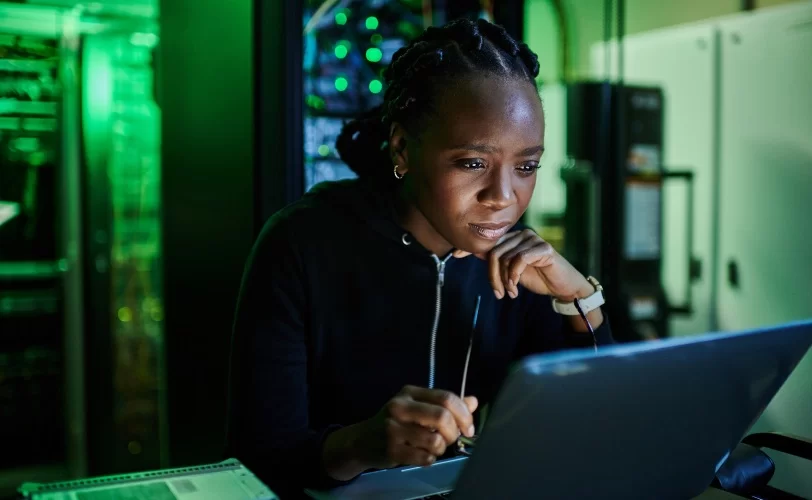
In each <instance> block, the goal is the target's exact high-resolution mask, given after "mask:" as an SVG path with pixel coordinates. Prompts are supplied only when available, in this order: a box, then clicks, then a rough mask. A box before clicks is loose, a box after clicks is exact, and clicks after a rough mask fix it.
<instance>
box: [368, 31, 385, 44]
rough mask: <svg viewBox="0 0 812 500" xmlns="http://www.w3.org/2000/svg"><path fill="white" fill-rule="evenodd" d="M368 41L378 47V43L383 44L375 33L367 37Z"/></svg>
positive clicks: (379, 36) (381, 39) (380, 37)
mask: <svg viewBox="0 0 812 500" xmlns="http://www.w3.org/2000/svg"><path fill="white" fill-rule="evenodd" d="M369 41H370V42H372V43H373V44H375V45H380V43H381V42H383V37H382V36H381V35H379V34H378V33H375V34H374V35H372V36H371V37H369Z"/></svg>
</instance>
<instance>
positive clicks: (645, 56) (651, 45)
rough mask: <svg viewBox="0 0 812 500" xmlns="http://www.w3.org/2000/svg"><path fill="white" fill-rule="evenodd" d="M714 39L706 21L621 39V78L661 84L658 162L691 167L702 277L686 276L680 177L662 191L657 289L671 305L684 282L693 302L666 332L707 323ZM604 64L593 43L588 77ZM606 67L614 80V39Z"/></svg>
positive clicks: (600, 73) (696, 329)
mask: <svg viewBox="0 0 812 500" xmlns="http://www.w3.org/2000/svg"><path fill="white" fill-rule="evenodd" d="M715 44H716V35H715V27H714V26H713V25H712V24H710V23H707V24H701V25H690V26H680V27H675V28H669V29H664V30H658V31H653V32H650V33H643V34H639V35H632V36H629V37H627V38H626V39H625V41H624V80H625V82H626V84H627V85H646V86H648V85H651V86H657V87H660V88H662V90H663V96H664V98H665V116H664V123H663V126H664V134H663V150H664V151H663V152H664V156H663V165H664V166H665V167H666V168H668V169H672V170H673V169H679V170H690V171H692V172H693V173H694V183H695V186H694V189H695V191H694V206H693V210H694V219H695V220H694V225H693V238H694V242H693V247H694V248H693V251H692V253H693V256H694V257H696V258H697V259H698V260H699V261H700V262H701V266H702V276H701V277H700V278H699V279H697V280H695V281H694V282H693V283H691V282H689V279H688V254H687V248H686V246H685V240H686V234H687V231H688V230H689V228H690V226H689V224H690V222H689V221H688V220H687V214H688V207H687V205H686V204H687V203H688V197H687V194H688V191H687V186H686V185H685V183H684V181H681V180H673V181H668V182H667V184H666V186H665V188H664V191H663V224H662V227H663V242H662V248H663V265H662V272H661V276H662V281H663V287H664V288H665V292H666V296H667V297H668V299H669V302H671V303H672V304H673V305H682V303H683V302H684V301H685V298H686V296H687V293H688V289H689V287H691V292H692V294H693V308H694V309H693V313H692V314H691V315H690V316H677V315H674V316H672V317H671V320H670V322H669V329H670V331H671V334H672V335H688V334H693V333H705V332H707V331H708V330H710V329H711V328H712V322H711V318H712V314H713V312H714V311H713V307H712V304H713V299H712V294H711V288H712V287H711V283H712V280H713V274H712V271H711V270H710V266H711V260H712V256H713V246H712V241H713V238H712V235H713V233H714V232H715V230H716V228H715V220H714V218H713V217H712V216H711V214H712V213H713V210H712V205H713V203H712V200H713V189H712V186H713V185H714V178H715V173H714V157H713V148H714V111H715V108H716V101H715V95H714V65H715V63H716V56H715V54H716V50H715V47H716V45H715ZM605 68H606V59H605V52H604V48H603V43H599V44H596V45H595V46H593V48H592V53H591V71H592V76H593V77H595V78H599V79H602V78H604V76H605V73H606V69H605ZM609 68H610V75H611V78H612V79H615V77H616V73H617V71H616V69H617V45H616V44H615V43H612V44H610V57H609Z"/></svg>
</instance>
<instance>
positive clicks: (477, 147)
mask: <svg viewBox="0 0 812 500" xmlns="http://www.w3.org/2000/svg"><path fill="white" fill-rule="evenodd" d="M451 149H452V150H460V151H476V152H477V153H485V154H489V153H496V152H498V151H499V148H496V147H493V146H489V145H487V144H459V145H457V146H453V147H452V148H451ZM543 152H544V146H542V145H538V146H531V147H529V148H524V149H522V150H521V151H519V156H532V155H535V154H538V153H543Z"/></svg>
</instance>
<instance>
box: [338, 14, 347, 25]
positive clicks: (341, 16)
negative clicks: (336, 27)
mask: <svg viewBox="0 0 812 500" xmlns="http://www.w3.org/2000/svg"><path fill="white" fill-rule="evenodd" d="M336 24H340V25H342V26H343V25H345V24H347V14H345V13H343V12H339V13H338V14H336Z"/></svg>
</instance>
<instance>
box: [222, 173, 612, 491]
mask: <svg viewBox="0 0 812 500" xmlns="http://www.w3.org/2000/svg"><path fill="white" fill-rule="evenodd" d="M395 196H396V193H395V192H394V188H391V187H389V186H388V185H386V184H383V183H375V182H372V181H369V180H352V181H341V182H333V183H325V184H322V185H320V186H317V187H316V188H314V189H313V190H311V192H310V193H309V194H307V195H305V196H304V197H303V198H302V199H301V200H300V201H298V202H296V203H294V204H292V205H291V206H289V207H287V208H285V209H283V210H282V211H280V212H278V213H277V214H275V215H274V216H273V217H272V218H271V219H270V220H269V221H268V222H267V224H266V226H265V228H264V229H263V231H262V233H261V235H260V236H259V238H258V240H257V243H256V245H255V247H254V249H253V251H252V253H251V256H250V258H249V260H248V264H247V268H246V271H245V276H244V279H243V284H242V290H241V293H240V298H239V303H238V306H237V314H236V320H235V325H234V332H233V338H232V352H231V373H230V395H229V418H228V420H229V428H228V453H229V455H230V456H235V457H237V458H239V459H240V460H242V461H243V462H244V463H245V464H246V465H247V466H248V467H249V468H250V469H252V470H253V471H254V472H255V473H257V475H258V476H259V477H260V478H262V479H264V480H265V481H266V482H267V483H268V485H269V486H270V487H271V489H274V490H275V491H277V492H278V493H280V494H285V493H290V492H297V491H298V492H301V489H302V488H303V487H304V486H311V487H312V486H315V487H325V486H330V485H331V484H335V483H334V482H333V481H330V480H329V478H328V477H327V475H326V473H325V471H324V467H323V465H322V461H321V450H322V445H323V443H324V440H325V438H326V436H327V435H328V434H329V433H330V432H332V431H334V430H336V429H338V428H340V427H341V426H345V425H350V424H353V423H357V422H360V421H363V420H365V419H368V418H370V417H371V416H373V415H374V414H375V413H376V412H378V411H379V410H380V408H381V407H382V406H383V405H384V404H385V403H386V402H387V401H388V400H389V399H391V398H392V397H393V396H395V395H396V394H397V392H398V391H399V390H400V389H401V388H402V387H403V386H404V385H407V384H409V385H416V386H421V387H431V386H433V387H434V388H438V389H447V390H449V391H453V392H454V393H456V394H459V392H460V388H461V383H462V376H463V371H464V365H465V358H466V354H467V352H468V346H469V342H470V339H471V338H472V335H473V347H472V352H471V358H470V363H469V368H468V378H467V382H466V392H465V393H466V394H467V395H474V396H477V397H478V399H479V401H480V407H481V406H482V405H484V404H486V403H488V402H489V401H491V400H492V398H493V397H494V396H495V394H496V391H497V390H498V388H499V385H500V383H501V382H502V381H503V379H504V377H505V376H506V374H507V372H508V369H509V367H510V365H511V364H512V363H513V362H515V361H517V360H519V359H520V358H522V357H524V356H527V355H530V354H534V353H539V352H546V351H553V350H558V349H564V348H570V347H580V346H586V345H591V344H592V338H591V337H590V336H588V334H586V335H584V334H579V333H575V332H573V331H570V330H569V328H568V327H567V325H568V324H569V322H568V321H566V320H565V319H564V318H563V317H562V316H560V315H559V314H557V313H555V312H554V311H553V309H552V304H551V301H550V298H549V297H546V296H541V295H536V294H534V293H532V292H529V291H527V290H526V289H523V288H522V287H519V295H518V297H517V298H516V299H511V298H509V297H507V296H506V297H505V298H504V299H502V300H497V299H496V297H495V296H494V293H493V290H492V288H491V285H490V284H489V280H488V268H487V263H486V262H484V261H482V260H480V259H478V258H476V257H474V256H469V257H466V258H463V259H455V258H453V257H451V256H450V255H448V256H442V257H438V256H436V255H433V254H432V253H431V252H429V251H428V250H426V249H425V248H424V247H422V246H421V245H420V243H418V242H417V241H416V240H415V239H414V238H412V237H411V236H410V235H409V234H408V233H407V232H406V231H405V230H404V229H402V228H401V227H400V226H399V225H398V224H397V223H396V222H395V220H396V219H395V217H394V206H395V204H394V201H395ZM478 296H480V297H481V305H480V309H479V315H478V321H477V323H476V328H475V329H473V334H472V326H473V319H474V310H475V307H476V302H477V297H478ZM595 334H596V338H597V341H598V343H599V344H605V343H610V342H612V336H611V332H610V330H609V326H608V321H604V323H603V324H602V325H601V327H600V328H597V329H596V331H595ZM432 359H433V362H432ZM432 379H433V384H432V383H431V381H432ZM283 498H284V497H283Z"/></svg>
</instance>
